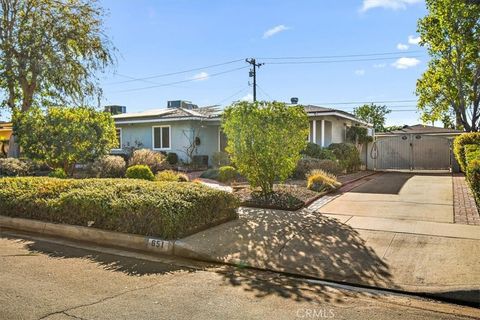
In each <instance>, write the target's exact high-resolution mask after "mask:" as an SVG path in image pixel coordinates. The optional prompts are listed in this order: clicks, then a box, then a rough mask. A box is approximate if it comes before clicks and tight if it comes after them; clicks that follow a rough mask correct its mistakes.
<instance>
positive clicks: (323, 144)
mask: <svg viewBox="0 0 480 320" xmlns="http://www.w3.org/2000/svg"><path fill="white" fill-rule="evenodd" d="M321 146H322V148H323V147H325V120H324V119H322V144H321Z"/></svg>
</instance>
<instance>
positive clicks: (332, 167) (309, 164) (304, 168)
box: [294, 157, 342, 179]
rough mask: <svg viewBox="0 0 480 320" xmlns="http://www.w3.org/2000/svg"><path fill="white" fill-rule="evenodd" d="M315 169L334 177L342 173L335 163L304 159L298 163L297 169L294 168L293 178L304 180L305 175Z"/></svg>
mask: <svg viewBox="0 0 480 320" xmlns="http://www.w3.org/2000/svg"><path fill="white" fill-rule="evenodd" d="M315 169H320V170H324V171H326V172H328V173H331V174H334V175H338V174H340V173H342V168H341V167H340V166H339V165H338V163H337V162H336V161H332V160H321V159H316V158H310V157H305V158H302V159H300V160H299V161H298V163H297V167H296V168H295V172H294V177H295V178H298V179H305V177H306V175H307V174H308V173H309V172H310V171H312V170H315Z"/></svg>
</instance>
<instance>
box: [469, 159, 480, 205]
mask: <svg viewBox="0 0 480 320" xmlns="http://www.w3.org/2000/svg"><path fill="white" fill-rule="evenodd" d="M467 180H468V182H469V183H470V187H471V188H472V191H473V194H474V196H475V199H476V200H477V206H478V207H480V157H478V158H477V159H475V160H472V161H470V162H469V163H468V165H467Z"/></svg>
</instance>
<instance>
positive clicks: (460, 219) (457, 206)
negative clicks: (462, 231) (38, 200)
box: [452, 174, 480, 226]
mask: <svg viewBox="0 0 480 320" xmlns="http://www.w3.org/2000/svg"><path fill="white" fill-rule="evenodd" d="M452 180H453V208H454V209H453V211H454V220H455V223H461V224H471V225H477V226H478V225H480V216H479V213H478V209H477V206H476V204H475V199H474V198H473V194H472V191H471V190H470V188H469V187H468V184H467V181H466V180H465V176H464V175H463V174H454V175H453V176H452Z"/></svg>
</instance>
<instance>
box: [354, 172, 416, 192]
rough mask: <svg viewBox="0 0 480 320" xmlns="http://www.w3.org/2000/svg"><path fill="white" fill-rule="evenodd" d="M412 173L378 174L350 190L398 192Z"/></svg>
mask: <svg viewBox="0 0 480 320" xmlns="http://www.w3.org/2000/svg"><path fill="white" fill-rule="evenodd" d="M413 176H414V175H413V174H410V173H399V172H396V173H389V174H383V175H380V176H378V177H377V178H376V179H374V180H371V181H369V182H367V183H364V184H362V185H361V186H359V187H356V188H355V189H353V190H352V191H351V192H355V193H376V194H399V193H400V190H402V188H403V186H404V185H405V184H406V183H407V182H408V180H410V179H411V178H412V177H413Z"/></svg>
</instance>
